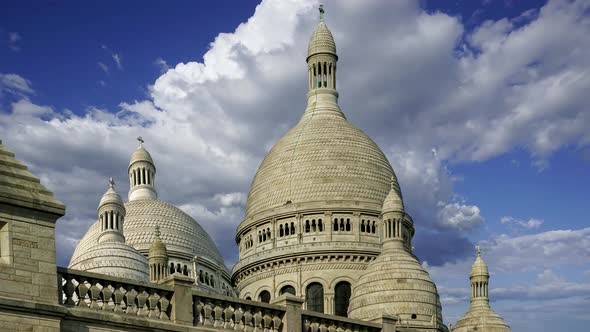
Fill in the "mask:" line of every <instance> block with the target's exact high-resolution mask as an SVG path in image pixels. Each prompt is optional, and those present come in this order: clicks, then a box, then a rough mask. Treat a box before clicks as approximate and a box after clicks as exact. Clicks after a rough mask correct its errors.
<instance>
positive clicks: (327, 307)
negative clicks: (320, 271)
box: [324, 290, 334, 315]
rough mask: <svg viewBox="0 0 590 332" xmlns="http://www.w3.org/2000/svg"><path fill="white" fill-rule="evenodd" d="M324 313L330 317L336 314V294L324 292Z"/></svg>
mask: <svg viewBox="0 0 590 332" xmlns="http://www.w3.org/2000/svg"><path fill="white" fill-rule="evenodd" d="M324 313H325V314H328V315H333V314H334V293H332V292H330V290H327V291H324Z"/></svg>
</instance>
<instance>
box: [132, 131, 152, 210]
mask: <svg viewBox="0 0 590 332" xmlns="http://www.w3.org/2000/svg"><path fill="white" fill-rule="evenodd" d="M137 140H138V141H139V147H137V149H136V150H135V152H133V154H132V155H131V160H130V161H129V168H128V173H129V188H130V189H129V201H134V200H138V199H156V198H158V193H157V192H156V186H155V181H156V165H155V164H154V160H153V159H152V156H151V155H150V153H149V152H148V151H147V150H146V148H144V147H143V143H144V140H143V138H142V137H141V136H139V137H137Z"/></svg>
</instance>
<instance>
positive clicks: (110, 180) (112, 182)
mask: <svg viewBox="0 0 590 332" xmlns="http://www.w3.org/2000/svg"><path fill="white" fill-rule="evenodd" d="M109 187H110V188H114V187H115V179H113V177H112V176H111V177H110V178H109Z"/></svg>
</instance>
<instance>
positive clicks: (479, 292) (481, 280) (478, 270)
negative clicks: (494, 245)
mask: <svg viewBox="0 0 590 332" xmlns="http://www.w3.org/2000/svg"><path fill="white" fill-rule="evenodd" d="M476 250H477V258H476V259H475V262H473V266H472V267H471V273H469V280H470V281H471V303H474V302H481V303H482V304H484V305H488V304H489V298H488V282H489V280H490V273H489V272H488V266H487V265H486V263H485V262H484V261H483V259H482V258H481V248H480V247H479V246H477V247H476Z"/></svg>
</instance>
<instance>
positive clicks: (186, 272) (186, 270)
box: [182, 265, 188, 276]
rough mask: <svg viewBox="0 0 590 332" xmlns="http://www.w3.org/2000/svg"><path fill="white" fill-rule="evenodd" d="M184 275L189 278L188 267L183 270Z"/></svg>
mask: <svg viewBox="0 0 590 332" xmlns="http://www.w3.org/2000/svg"><path fill="white" fill-rule="evenodd" d="M182 274H184V275H185V276H188V267H187V266H186V265H185V266H184V268H183V269H182Z"/></svg>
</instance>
